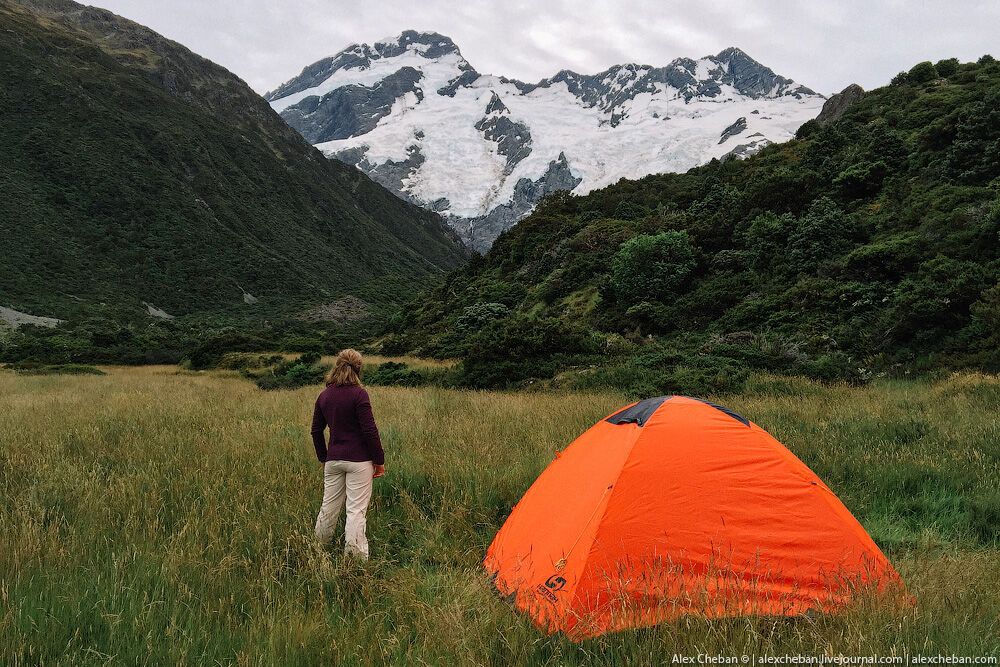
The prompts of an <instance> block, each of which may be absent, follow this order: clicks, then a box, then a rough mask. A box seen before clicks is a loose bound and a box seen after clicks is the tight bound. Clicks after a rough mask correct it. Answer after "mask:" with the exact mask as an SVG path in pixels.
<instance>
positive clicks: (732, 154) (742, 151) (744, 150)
mask: <svg viewBox="0 0 1000 667" xmlns="http://www.w3.org/2000/svg"><path fill="white" fill-rule="evenodd" d="M771 143H772V142H770V141H768V139H767V137H765V136H764V135H763V134H761V133H759V132H754V133H753V134H751V135H750V136H748V137H747V142H746V143H741V144H737V145H736V146H735V147H734V148H732V149H731V150H730V151H729V152H728V153H726V154H725V155H723V156H722V157H721V158H719V159H721V160H731V159H737V160H745V159H746V158H748V157H750V156H751V155H753V154H754V153H758V152H760V150H761V149H762V148H764V147H765V146H769V145H770V144H771Z"/></svg>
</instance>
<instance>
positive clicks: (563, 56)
mask: <svg viewBox="0 0 1000 667" xmlns="http://www.w3.org/2000/svg"><path fill="white" fill-rule="evenodd" d="M83 1H84V2H87V0H83ZM90 1H91V2H92V4H96V5H98V6H100V7H105V8H107V9H110V10H112V11H114V12H115V13H117V14H121V15H122V16H125V17H127V18H130V19H133V20H135V21H138V22H140V23H143V24H145V25H147V26H149V27H151V28H153V29H154V30H156V31H158V32H160V33H162V34H164V35H166V36H167V37H170V38H171V39H174V40H176V41H179V42H181V43H182V44H184V45H185V46H187V47H189V48H191V49H192V50H193V51H195V52H196V53H199V54H201V55H203V56H205V57H207V58H209V59H211V60H214V61H215V62H217V63H219V64H221V65H223V66H225V67H227V68H228V69H230V70H231V71H233V72H235V73H236V74H238V75H239V76H241V77H242V78H243V79H244V80H246V81H247V83H249V84H250V85H251V86H252V87H253V88H254V89H256V90H257V91H259V92H261V93H264V92H266V91H268V90H271V89H273V88H276V87H277V86H278V85H279V84H281V83H282V82H284V81H286V80H288V79H290V78H292V77H293V76H295V75H296V74H298V73H299V72H300V71H301V70H302V68H303V67H305V66H306V65H308V64H310V63H313V62H315V61H317V60H319V59H320V58H323V57H325V56H329V55H333V54H335V53H337V52H338V51H340V50H341V49H342V48H344V47H345V46H347V45H348V44H352V43H357V42H367V43H372V42H374V41H377V40H379V39H381V38H383V37H388V36H391V35H395V34H398V33H399V32H401V31H403V30H405V29H409V28H412V29H415V30H424V31H430V30H433V31H436V32H440V33H442V34H444V35H447V36H449V37H451V38H452V39H453V40H454V41H455V43H456V44H457V45H458V47H459V48H460V49H461V51H462V54H463V55H464V56H465V58H466V60H468V61H469V62H470V63H471V64H472V65H473V66H474V67H475V68H476V69H477V70H478V71H479V72H481V73H484V74H498V75H505V76H510V77H514V78H517V79H522V80H525V81H530V82H534V81H537V80H539V79H541V78H543V77H546V76H550V75H552V74H554V73H555V72H557V71H559V70H560V69H572V70H575V71H577V72H580V73H584V74H592V73H594V72H598V71H601V70H603V69H606V68H607V67H608V66H610V65H613V64H615V63H625V62H638V63H642V64H647V65H664V64H666V63H668V62H670V61H671V60H673V59H674V58H676V57H679V56H689V57H700V56H704V55H708V54H714V53H718V52H719V51H721V50H722V49H724V48H725V47H727V46H738V47H740V48H742V49H743V50H744V51H746V52H747V53H749V54H750V55H751V56H753V57H754V58H756V59H757V60H759V61H760V62H762V63H763V64H765V65H767V66H768V67H770V68H771V69H773V70H774V71H775V72H777V73H778V74H781V75H784V76H787V77H790V78H792V79H795V80H796V81H798V82H799V83H802V84H805V85H807V86H809V87H811V88H813V89H815V90H817V91H819V92H821V93H824V94H830V93H833V92H837V91H839V90H841V89H843V88H844V87H845V86H846V85H847V84H849V83H860V84H861V85H862V86H864V87H865V88H866V89H868V88H873V87H876V86H879V85H883V84H885V83H887V82H888V81H889V79H890V78H892V76H893V75H894V74H895V73H896V72H898V71H900V70H902V69H909V67H911V66H912V65H914V64H916V63H917V62H919V61H921V60H932V61H936V60H940V59H941V58H947V57H953V56H954V57H958V58H959V59H961V60H963V61H965V60H975V59H978V58H979V56H981V55H982V54H984V53H989V52H991V51H992V52H994V55H996V56H998V57H1000V30H998V28H1000V2H997V1H996V0H981V1H978V0H965V1H964V2H963V1H953V2H945V1H943V0H883V1H880V0H869V1H866V0H849V1H844V2H836V1H832V0H771V1H768V2H766V1H753V0H739V1H729V0H684V1H683V2H668V1H664V0H660V1H656V0H618V1H612V0H549V1H546V0H535V1H533V2H529V1H522V0H506V1H499V0H460V1H455V2H449V1H447V0H295V2H288V1H280V0H208V1H206V0H167V1H164V0H90Z"/></svg>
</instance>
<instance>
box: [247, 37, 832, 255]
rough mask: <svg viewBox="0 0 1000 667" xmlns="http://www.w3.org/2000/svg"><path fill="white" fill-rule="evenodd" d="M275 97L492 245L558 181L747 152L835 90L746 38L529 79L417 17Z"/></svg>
mask: <svg viewBox="0 0 1000 667" xmlns="http://www.w3.org/2000/svg"><path fill="white" fill-rule="evenodd" d="M266 97H267V99H268V101H269V102H270V103H271V106H272V107H273V108H274V109H275V110H276V111H278V112H279V113H280V114H281V116H282V117H283V118H284V119H285V120H286V121H287V122H288V123H289V124H290V125H291V126H292V127H294V128H296V129H297V130H298V131H299V132H301V133H302V135H303V136H305V138H306V139H307V140H309V141H310V142H311V143H313V144H315V145H316V146H317V147H318V148H320V150H322V151H323V152H324V153H325V154H326V155H327V156H329V157H333V158H337V159H339V160H341V161H344V162H347V163H349V164H353V165H357V166H358V167H359V168H361V169H362V170H364V171H365V172H367V173H368V174H369V175H370V176H372V178H374V179H375V180H376V181H378V182H380V183H382V184H383V185H385V186H386V187H388V188H389V189H391V190H392V191H394V192H396V193H398V194H399V195H400V196H402V197H404V198H405V199H408V200H411V201H413V202H416V203H418V204H421V205H423V206H426V207H428V208H431V209H433V210H435V211H438V212H439V213H441V214H443V215H444V216H445V218H446V219H447V220H448V221H449V223H450V224H452V226H454V227H455V228H456V230H458V232H459V233H460V234H461V235H462V236H463V238H464V239H465V240H466V242H467V243H469V244H470V245H472V246H473V247H475V248H479V249H483V248H486V247H488V246H489V245H490V244H491V243H492V242H493V240H494V239H495V238H496V237H497V235H498V234H499V233H500V232H501V231H503V230H504V229H506V228H508V227H510V226H511V225H513V224H514V223H516V222H517V221H518V220H519V219H520V218H522V217H524V216H525V215H527V214H528V213H529V212H530V211H531V209H532V208H533V207H534V205H535V204H536V203H537V202H538V201H539V200H540V199H541V198H542V197H543V196H544V195H545V194H548V193H550V192H553V191H556V190H566V189H571V190H573V191H574V192H576V193H581V194H582V193H585V192H589V191H590V190H593V189H595V188H601V187H604V186H606V185H609V184H611V183H614V182H616V181H618V180H619V179H621V178H640V177H642V176H645V175H647V174H651V173H659V172H668V171H685V170H687V169H689V168H691V167H693V166H696V165H698V164H702V163H704V162H708V161H709V160H711V159H712V158H723V157H726V156H736V157H745V156H747V155H750V154H752V153H754V152H756V151H758V150H760V149H761V148H762V147H764V146H765V145H767V144H769V143H772V142H778V141H784V140H787V139H789V138H791V137H792V135H793V134H794V133H795V130H796V129H797V128H798V127H799V126H800V125H802V123H804V122H805V121H807V120H809V119H811V118H814V117H815V116H816V115H817V114H818V113H819V111H820V109H821V108H822V106H823V102H824V99H825V98H824V97H823V96H822V95H819V94H817V93H815V92H814V91H812V90H810V89H809V88H806V87H805V86H802V85H799V84H797V83H795V82H794V81H792V80H790V79H786V78H784V77H782V76H778V75H777V74H775V73H774V72H773V71H771V70H770V69H768V68H767V67H764V66H763V65H761V64H760V63H758V62H757V61H755V60H754V59H753V58H751V57H750V56H748V55H747V54H746V53H744V52H743V51H740V50H739V49H737V48H728V49H725V50H724V51H722V52H721V53H719V54H718V55H715V56H705V57H704V58H700V59H698V60H692V59H690V58H678V59H676V60H674V61H673V62H671V63H670V64H668V65H666V66H665V67H650V66H648V65H635V64H627V65H615V66H614V67H611V68H610V69H608V70H606V71H604V72H601V73H599V74H595V75H582V74H577V73H576V72H571V71H569V70H563V71H562V72H559V73H558V74H556V75H555V76H554V77H552V78H549V79H543V80H542V81H539V82H538V83H535V84H527V83H523V82H521V81H516V80H513V79H508V78H505V77H501V76H492V75H489V74H480V73H479V72H477V71H476V70H475V69H474V68H473V67H472V65H470V64H469V63H468V62H467V61H466V60H465V58H463V57H462V54H461V52H460V51H459V49H458V47H457V46H455V44H454V42H452V40H451V39H449V38H447V37H445V36H443V35H439V34H437V33H433V32H415V31H412V30H408V31H406V32H404V33H402V34H401V35H399V36H398V37H394V38H391V39H386V40H383V41H380V42H376V43H375V44H374V45H371V46H369V45H367V44H360V45H353V46H350V47H348V48H346V49H344V50H343V51H341V52H340V53H338V54H337V55H335V56H333V57H331V58H326V59H324V60H320V61H319V62H317V63H314V64H313V65H310V66H309V67H307V68H305V69H304V70H303V71H302V73H301V74H300V75H299V76H297V77H295V78H294V79H292V80H291V81H289V82H287V83H285V84H283V85H282V86H281V87H279V88H278V89H277V90H275V91H273V92H271V93H268V95H267V96H266Z"/></svg>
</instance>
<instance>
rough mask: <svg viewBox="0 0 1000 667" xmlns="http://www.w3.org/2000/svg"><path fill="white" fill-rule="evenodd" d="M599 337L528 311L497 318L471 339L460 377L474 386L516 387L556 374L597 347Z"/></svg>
mask: <svg viewBox="0 0 1000 667" xmlns="http://www.w3.org/2000/svg"><path fill="white" fill-rule="evenodd" d="M596 347H597V346H596V342H595V340H594V337H593V336H592V335H591V334H590V332H588V331H587V330H585V329H584V328H582V327H581V326H579V325H570V324H567V323H565V322H563V321H562V320H559V319H556V318H551V317H546V318H532V317H527V316H524V315H520V316H515V317H512V318H508V319H504V320H496V321H494V322H491V323H490V324H489V325H487V326H486V327H485V328H484V329H482V330H481V331H479V332H478V333H476V334H475V335H474V336H472V338H471V339H470V341H469V346H468V353H467V355H466V358H465V360H464V362H463V363H462V365H461V371H460V381H461V382H462V383H463V384H464V385H466V386H470V387H475V388H485V387H512V386H514V385H517V384H519V383H521V382H523V381H525V380H528V379H541V378H548V377H552V375H554V374H555V373H556V372H558V371H559V370H560V369H562V368H564V367H565V366H566V365H568V364H570V363H571V362H572V359H573V357H575V356H579V355H584V354H591V353H593V352H595V351H596Z"/></svg>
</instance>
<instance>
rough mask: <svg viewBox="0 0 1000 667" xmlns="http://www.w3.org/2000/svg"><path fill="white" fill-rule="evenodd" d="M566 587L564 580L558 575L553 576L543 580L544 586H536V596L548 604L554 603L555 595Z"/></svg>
mask: <svg viewBox="0 0 1000 667" xmlns="http://www.w3.org/2000/svg"><path fill="white" fill-rule="evenodd" d="M565 585H566V578H565V577H561V576H559V575H558V574H553V575H552V576H551V577H549V578H548V579H546V580H545V583H544V584H538V588H537V589H536V590H537V591H538V594H539V595H541V596H542V597H543V598H545V599H546V600H548V601H549V602H552V603H555V601H556V593H558V592H559V591H561V590H562V589H563V586H565Z"/></svg>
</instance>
